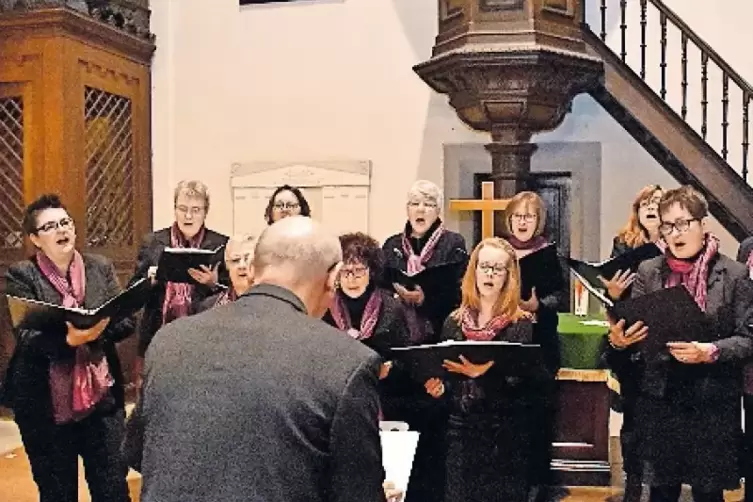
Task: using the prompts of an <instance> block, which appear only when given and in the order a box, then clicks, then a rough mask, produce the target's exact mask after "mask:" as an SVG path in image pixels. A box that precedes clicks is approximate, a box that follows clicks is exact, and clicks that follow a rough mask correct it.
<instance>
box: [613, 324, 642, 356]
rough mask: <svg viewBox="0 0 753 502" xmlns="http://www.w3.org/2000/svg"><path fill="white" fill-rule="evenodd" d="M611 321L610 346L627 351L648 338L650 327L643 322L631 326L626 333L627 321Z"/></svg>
mask: <svg viewBox="0 0 753 502" xmlns="http://www.w3.org/2000/svg"><path fill="white" fill-rule="evenodd" d="M612 321H613V320H612V319H610V320H609V323H610V324H611V326H610V327H609V344H610V345H611V346H612V347H614V348H616V349H626V348H628V347H630V346H631V345H633V344H634V343H638V342H640V341H643V340H644V339H645V338H646V337H647V336H648V326H645V325H644V324H643V322H642V321H638V322H637V323H635V324H633V325H632V326H630V327H629V328H628V329H627V331H625V319H620V320H619V322H617V323H613V322H612Z"/></svg>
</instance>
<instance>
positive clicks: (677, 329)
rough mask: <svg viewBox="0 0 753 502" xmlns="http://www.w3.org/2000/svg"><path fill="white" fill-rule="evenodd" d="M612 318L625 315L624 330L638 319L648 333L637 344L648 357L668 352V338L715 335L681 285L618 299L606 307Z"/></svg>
mask: <svg viewBox="0 0 753 502" xmlns="http://www.w3.org/2000/svg"><path fill="white" fill-rule="evenodd" d="M608 310H609V313H610V315H611V316H612V317H613V318H614V320H615V321H619V320H620V319H625V330H627V329H628V328H629V327H630V326H632V325H633V324H634V323H636V322H638V321H643V323H644V324H645V325H646V326H647V327H648V336H647V337H646V339H645V340H643V341H642V342H640V343H639V344H638V347H639V349H640V350H641V352H643V353H645V354H646V355H647V356H648V357H649V358H655V357H661V356H662V354H666V353H667V352H668V350H669V349H668V348H667V343H668V342H711V341H713V340H715V339H716V337H715V336H714V332H713V330H712V329H711V326H710V323H709V319H708V318H707V316H706V314H705V313H704V312H703V311H702V310H701V309H700V308H699V307H698V304H697V303H696V302H695V301H694V300H693V298H692V297H691V296H690V293H689V292H688V290H687V289H686V288H685V286H675V287H672V288H665V289H661V290H659V291H654V292H653V293H647V294H645V295H641V296H638V297H636V298H630V299H627V300H621V301H618V302H616V303H614V305H613V306H612V307H610V308H609V309H608Z"/></svg>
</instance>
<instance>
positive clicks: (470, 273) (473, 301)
mask: <svg viewBox="0 0 753 502" xmlns="http://www.w3.org/2000/svg"><path fill="white" fill-rule="evenodd" d="M487 246H489V247H493V248H497V249H501V250H502V251H504V252H505V253H507V255H508V256H509V257H510V262H509V264H508V265H507V279H506V280H505V284H504V286H503V287H502V291H500V294H499V298H497V302H496V303H495V304H494V310H493V312H492V315H495V316H497V315H507V316H509V317H510V318H512V319H513V320H517V319H518V318H520V316H521V315H522V312H521V311H520V267H519V266H518V260H517V258H516V257H515V249H513V247H512V246H511V245H510V243H509V242H507V241H506V240H504V239H500V238H499V237H489V238H486V239H484V240H482V241H481V242H479V243H478V245H477V246H476V248H475V249H474V250H473V253H471V257H470V260H469V261H468V268H466V269H465V275H464V276H463V283H462V286H461V292H462V296H463V299H462V300H461V302H460V308H458V309H457V310H455V311H454V312H453V313H452V314H451V315H452V317H453V318H454V319H455V320H457V321H459V320H460V316H461V314H462V312H463V311H464V310H465V309H469V308H470V309H473V310H476V311H477V310H479V309H480V308H481V300H480V299H479V294H478V287H477V285H476V267H477V266H478V255H479V253H481V250H482V249H483V248H485V247H487Z"/></svg>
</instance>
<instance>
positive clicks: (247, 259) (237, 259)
mask: <svg viewBox="0 0 753 502" xmlns="http://www.w3.org/2000/svg"><path fill="white" fill-rule="evenodd" d="M227 263H228V265H230V266H232V267H240V266H241V264H243V265H248V264H249V263H251V253H246V254H244V255H242V256H231V257H230V259H229V260H228V261H227Z"/></svg>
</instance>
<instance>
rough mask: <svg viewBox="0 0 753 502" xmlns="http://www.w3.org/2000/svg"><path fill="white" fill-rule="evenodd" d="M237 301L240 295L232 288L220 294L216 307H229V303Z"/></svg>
mask: <svg viewBox="0 0 753 502" xmlns="http://www.w3.org/2000/svg"><path fill="white" fill-rule="evenodd" d="M237 299H238V293H236V292H235V288H234V287H232V286H230V287H229V288H227V289H226V290H225V291H223V292H222V293H220V296H219V297H218V298H217V301H216V302H215V304H214V306H215V307H219V306H220V305H227V304H228V303H233V302H234V301H235V300H237Z"/></svg>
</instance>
